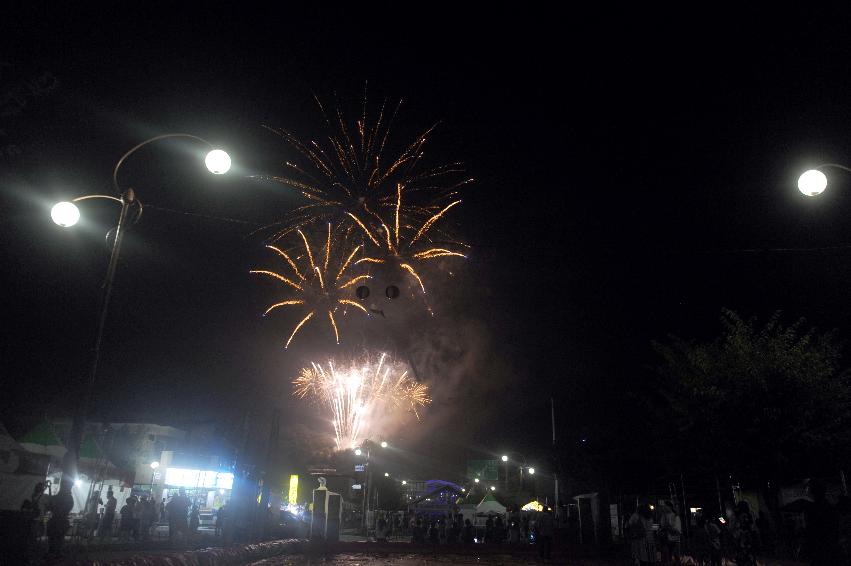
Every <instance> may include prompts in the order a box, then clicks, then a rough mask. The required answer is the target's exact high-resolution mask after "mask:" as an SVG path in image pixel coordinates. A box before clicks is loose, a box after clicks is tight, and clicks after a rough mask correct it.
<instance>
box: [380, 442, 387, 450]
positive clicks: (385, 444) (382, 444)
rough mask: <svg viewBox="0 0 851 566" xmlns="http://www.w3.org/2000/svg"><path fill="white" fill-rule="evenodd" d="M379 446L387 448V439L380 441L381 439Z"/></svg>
mask: <svg viewBox="0 0 851 566" xmlns="http://www.w3.org/2000/svg"><path fill="white" fill-rule="evenodd" d="M381 447H382V448H387V441H386V440H382V441H381Z"/></svg>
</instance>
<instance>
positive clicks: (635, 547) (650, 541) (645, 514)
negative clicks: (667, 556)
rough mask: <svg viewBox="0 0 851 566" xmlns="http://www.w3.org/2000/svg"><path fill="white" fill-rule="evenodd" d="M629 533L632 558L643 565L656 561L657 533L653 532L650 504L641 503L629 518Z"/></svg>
mask: <svg viewBox="0 0 851 566" xmlns="http://www.w3.org/2000/svg"><path fill="white" fill-rule="evenodd" d="M627 535H628V537H629V541H630V550H631V551H632V558H633V559H634V560H636V561H638V563H639V564H641V566H646V565H648V564H655V563H656V535H655V533H654V532H653V511H652V510H651V509H650V505H649V504H646V503H644V504H641V505H639V506H638V508H637V509H636V510H635V513H633V514H632V516H631V517H630V518H629V523H628V524H627Z"/></svg>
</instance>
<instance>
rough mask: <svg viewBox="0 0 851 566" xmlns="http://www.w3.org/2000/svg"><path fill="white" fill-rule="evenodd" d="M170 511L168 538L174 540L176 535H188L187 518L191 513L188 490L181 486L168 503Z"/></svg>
mask: <svg viewBox="0 0 851 566" xmlns="http://www.w3.org/2000/svg"><path fill="white" fill-rule="evenodd" d="M166 510H167V511H168V538H169V540H174V538H175V536H176V535H178V534H180V535H182V536H183V537H186V535H187V532H186V531H187V530H188V529H189V527H188V525H187V524H186V518H187V515H188V514H189V498H188V497H186V492H185V491H184V490H183V488H180V491H178V494H177V495H175V496H173V497H172V498H171V501H169V502H168V504H167V505H166Z"/></svg>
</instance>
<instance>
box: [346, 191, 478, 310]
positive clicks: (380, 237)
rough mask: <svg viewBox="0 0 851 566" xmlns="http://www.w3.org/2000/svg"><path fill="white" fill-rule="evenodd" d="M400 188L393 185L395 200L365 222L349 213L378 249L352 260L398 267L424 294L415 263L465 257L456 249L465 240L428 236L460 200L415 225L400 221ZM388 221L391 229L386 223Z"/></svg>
mask: <svg viewBox="0 0 851 566" xmlns="http://www.w3.org/2000/svg"><path fill="white" fill-rule="evenodd" d="M403 191H404V190H403V187H402V186H401V185H399V186H398V187H397V188H396V198H395V201H394V202H393V203H392V204H391V205H389V206H386V207H383V208H382V209H381V210H380V212H381V214H378V213H374V214H372V215H371V217H370V218H368V219H367V221H366V222H364V221H362V220H361V219H360V218H358V217H357V215H355V214H353V213H349V215H350V216H351V217H352V218H353V219H354V220H355V225H356V226H357V228H358V229H359V230H360V231H361V233H363V235H364V236H366V238H367V239H368V240H369V241H370V242H372V243H373V244H374V245H375V247H377V248H378V250H379V252H378V253H372V252H370V253H369V255H367V256H366V257H363V258H361V259H359V260H357V262H356V263H357V264H361V263H363V264H390V265H391V266H392V267H393V268H398V269H399V270H401V271H402V272H404V273H405V274H406V275H407V276H410V277H411V279H412V280H413V281H415V282H416V284H417V286H418V287H419V288H420V289H421V290H422V292H423V294H425V292H426V287H425V284H424V283H423V280H422V277H421V276H420V275H419V273H418V272H417V269H416V267H415V266H416V265H418V264H421V263H424V262H426V261H429V260H433V259H437V258H441V257H460V258H466V257H467V256H466V255H465V254H463V253H461V251H459V248H464V247H466V246H465V244H462V243H460V242H457V241H451V240H450V241H436V240H435V239H433V238H432V232H433V231H434V230H436V224H437V223H438V221H439V220H440V219H442V218H443V217H444V216H445V215H446V213H447V212H449V211H450V210H451V209H453V208H454V207H456V206H457V205H459V204H461V201H460V200H453V201H452V202H450V203H449V204H447V205H446V206H444V207H443V208H441V209H440V210H438V211H436V212H435V213H434V214H431V215H430V216H428V217H427V218H425V219H424V220H423V221H422V222H421V223H419V224H418V225H413V224H410V223H405V222H402V221H400V218H401V217H402V213H401V210H402V209H403V199H402V196H403ZM382 215H383V216H382ZM390 225H392V226H393V229H390V228H389V227H388V226H390Z"/></svg>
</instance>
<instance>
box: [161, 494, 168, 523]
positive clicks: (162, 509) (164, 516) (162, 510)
mask: <svg viewBox="0 0 851 566" xmlns="http://www.w3.org/2000/svg"><path fill="white" fill-rule="evenodd" d="M165 505H166V503H165V497H163V500H162V502H160V523H165V522H166V519H168V513H166V510H165Z"/></svg>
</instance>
